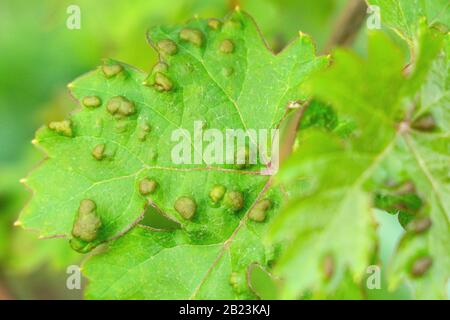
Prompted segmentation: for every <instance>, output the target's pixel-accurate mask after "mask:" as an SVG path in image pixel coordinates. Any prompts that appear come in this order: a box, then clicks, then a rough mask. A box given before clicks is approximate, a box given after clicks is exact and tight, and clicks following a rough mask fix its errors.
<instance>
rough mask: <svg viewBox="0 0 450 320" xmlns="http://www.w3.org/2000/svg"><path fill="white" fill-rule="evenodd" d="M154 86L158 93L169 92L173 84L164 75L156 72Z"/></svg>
mask: <svg viewBox="0 0 450 320" xmlns="http://www.w3.org/2000/svg"><path fill="white" fill-rule="evenodd" d="M154 86H155V88H156V90H158V91H170V90H172V88H173V83H172V81H171V80H170V79H169V77H167V76H166V75H165V74H164V73H161V72H157V73H156V74H155V84H154Z"/></svg>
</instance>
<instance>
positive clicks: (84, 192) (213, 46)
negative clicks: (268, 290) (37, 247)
mask: <svg viewBox="0 0 450 320" xmlns="http://www.w3.org/2000/svg"><path fill="white" fill-rule="evenodd" d="M148 36H149V41H150V43H151V44H152V46H153V47H154V48H155V49H156V50H157V51H158V52H159V54H160V60H161V61H160V63H158V64H157V65H156V66H155V67H154V68H153V70H152V71H151V72H150V74H146V73H144V72H142V71H139V70H136V69H135V68H133V67H131V66H128V65H126V64H124V63H120V62H117V61H112V60H107V61H105V64H104V65H103V66H102V67H100V68H98V69H96V70H94V71H92V72H89V73H87V74H86V75H84V76H82V77H80V78H78V79H77V80H75V81H74V82H73V83H71V84H70V85H69V88H70V90H71V92H72V94H73V95H74V97H75V98H76V99H77V100H79V101H80V102H81V105H82V109H81V110H80V111H79V112H76V113H75V114H73V115H72V116H71V118H70V120H65V121H62V122H54V123H51V124H49V125H48V126H47V127H44V128H42V129H40V130H39V131H38V133H37V135H36V138H35V140H34V143H35V144H36V145H38V146H39V147H40V148H42V149H43V150H44V151H45V152H46V153H47V159H46V161H44V163H43V164H42V165H41V166H40V167H39V168H38V169H36V170H35V171H33V172H32V173H31V174H30V176H28V177H27V179H26V184H27V185H28V186H29V187H30V188H31V189H32V190H33V191H34V195H33V197H32V199H31V201H30V203H29V204H28V206H27V207H26V208H25V209H24V211H23V213H22V215H21V217H20V220H19V223H20V224H22V225H23V226H24V227H25V228H30V229H36V230H38V232H39V234H40V235H41V236H43V237H50V236H55V235H61V236H65V237H68V238H69V239H71V244H72V247H73V248H74V249H76V250H78V251H80V252H88V251H90V250H92V249H93V248H94V247H96V246H98V245H99V244H102V243H105V242H109V241H113V243H112V244H111V245H110V246H109V250H108V251H107V252H106V253H103V254H100V255H98V256H94V257H93V258H92V259H90V260H89V261H88V262H87V264H86V265H85V267H84V269H85V272H86V274H87V276H88V277H89V279H90V280H91V283H90V285H89V287H88V290H87V296H89V297H93V298H112V297H114V298H119V297H126V298H135V297H140V298H171V297H174V298H217V297H221V298H235V297H247V298H248V297H254V294H253V293H252V292H251V290H250V289H249V287H248V285H247V268H248V266H249V265H250V264H251V263H253V262H258V263H261V264H267V262H268V261H269V260H270V257H271V255H272V253H271V252H272V251H271V249H270V247H267V246H265V245H264V244H263V242H262V234H263V233H264V232H265V229H266V228H267V223H266V221H269V220H270V218H271V216H272V215H273V213H274V212H275V211H276V210H277V208H278V207H279V206H280V205H281V203H282V201H283V197H282V195H281V192H280V190H279V189H277V188H269V186H270V182H271V179H270V177H269V176H267V174H265V173H264V171H261V169H264V168H265V166H263V165H259V164H256V165H250V166H244V167H243V166H239V165H229V164H228V165H210V164H208V163H206V162H205V161H204V159H202V158H201V154H202V153H201V150H205V147H206V146H207V144H208V142H206V141H203V142H201V143H200V145H198V144H197V143H196V142H197V141H194V140H195V139H192V140H191V141H190V142H191V144H192V149H193V152H192V159H193V160H194V161H195V159H196V157H197V156H198V155H200V161H199V162H198V163H193V164H186V163H181V164H177V163H174V160H173V157H172V152H173V148H174V146H175V145H176V143H174V142H173V140H172V135H173V132H175V131H176V130H180V129H183V130H184V131H182V132H183V134H184V135H185V136H191V137H193V136H194V134H195V125H196V122H199V123H201V126H202V127H205V128H214V129H217V130H220V131H223V132H224V131H225V130H226V129H235V130H238V129H241V130H246V129H254V130H259V129H266V130H270V129H276V128H277V127H278V126H279V125H280V122H281V121H282V119H283V118H284V115H285V114H286V112H287V111H286V110H287V106H288V105H289V103H290V102H292V101H297V100H303V99H306V98H307V95H306V94H304V93H302V92H299V90H298V88H299V86H300V84H301V83H303V82H304V81H305V80H306V79H307V78H308V77H309V76H310V75H311V73H312V72H314V71H316V70H319V69H321V68H323V67H325V66H326V65H327V63H328V62H327V58H326V57H319V58H318V57H316V56H315V49H314V45H313V44H312V41H311V39H310V38H309V37H307V36H305V35H303V34H300V35H299V37H298V39H296V40H295V41H294V42H293V43H292V44H291V45H289V46H288V47H287V48H286V49H285V50H284V51H283V52H281V53H280V54H278V55H273V53H271V52H270V51H269V50H268V49H267V47H266V45H265V43H264V41H262V39H261V37H260V34H259V31H258V29H257V27H256V25H255V23H254V22H253V20H252V19H251V18H250V17H249V16H248V15H247V14H245V13H243V12H241V11H236V12H234V13H233V14H231V15H230V16H228V17H227V18H225V19H224V20H223V21H219V20H209V21H205V20H201V19H197V18H196V19H194V20H192V21H190V22H188V23H187V25H185V26H177V27H170V28H169V27H157V28H154V29H152V30H151V31H150V32H149V35H148ZM217 185H220V186H222V187H224V194H223V195H220V192H219V191H220V190H219V189H215V188H216V186H217ZM213 189H215V190H216V191H215V192H214V197H218V199H219V200H218V201H216V202H217V203H213V202H212V200H211V198H212V197H213V196H211V195H210V193H211V191H212V190H213ZM218 194H219V195H218ZM222 197H223V199H222V200H220V198H222ZM263 197H264V198H267V199H270V201H269V202H263V201H264V199H263ZM259 200H261V201H259ZM269 204H270V205H269ZM149 206H151V207H155V208H157V209H158V211H160V212H161V213H162V214H163V215H165V216H166V217H168V218H169V219H171V220H173V221H175V222H176V223H177V224H178V225H179V229H178V230H174V231H160V232H155V230H153V229H149V228H144V227H142V226H138V227H136V224H138V223H139V221H140V220H141V219H142V218H143V215H144V213H145V211H146V210H147V208H148V207H149ZM253 207H254V209H257V210H250V209H252V208H253ZM264 218H265V219H264ZM260 220H265V222H261V221H260ZM130 229H132V230H131V231H129V230H130ZM128 231H129V232H128ZM127 232H128V233H127ZM130 248H133V249H132V250H131V249H130ZM105 265H108V266H109V267H108V270H107V271H105V270H104V269H103V268H104V266H105ZM194 266H195V267H194ZM101 270H103V271H101ZM170 270H172V271H170ZM174 270H178V271H179V273H177V272H175V271H174ZM124 271H125V272H124ZM99 272H102V274H99ZM143 279H145V280H143ZM138 280H139V282H138ZM155 281H158V283H159V285H158V288H159V289H158V291H155V286H154V282H155ZM162 283H164V284H165V285H162ZM125 284H126V285H125ZM123 286H125V287H126V289H124V288H123ZM181 287H183V290H180V288H181ZM211 288H214V290H211Z"/></svg>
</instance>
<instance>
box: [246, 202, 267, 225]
mask: <svg viewBox="0 0 450 320" xmlns="http://www.w3.org/2000/svg"><path fill="white" fill-rule="evenodd" d="M271 207H272V201H270V200H269V199H263V200H261V201H258V203H257V204H255V206H254V207H253V208H252V210H250V212H249V214H248V217H249V218H250V219H251V220H253V221H256V222H262V221H264V220H265V219H266V211H267V210H268V209H270V208H271Z"/></svg>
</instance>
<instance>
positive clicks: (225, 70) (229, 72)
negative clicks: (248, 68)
mask: <svg viewBox="0 0 450 320" xmlns="http://www.w3.org/2000/svg"><path fill="white" fill-rule="evenodd" d="M233 73H234V69H233V68H232V67H223V68H222V74H223V75H224V76H225V77H229V76H231V75H232V74H233Z"/></svg>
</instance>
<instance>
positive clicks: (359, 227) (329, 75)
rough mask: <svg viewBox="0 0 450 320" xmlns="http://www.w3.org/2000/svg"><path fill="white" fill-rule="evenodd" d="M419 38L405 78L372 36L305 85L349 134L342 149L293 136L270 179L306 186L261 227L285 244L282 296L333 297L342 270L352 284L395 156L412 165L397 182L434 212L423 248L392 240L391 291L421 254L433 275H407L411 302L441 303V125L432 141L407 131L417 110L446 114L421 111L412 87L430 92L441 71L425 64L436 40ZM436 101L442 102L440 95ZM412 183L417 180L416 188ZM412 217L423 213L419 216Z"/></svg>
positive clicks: (336, 142)
mask: <svg viewBox="0 0 450 320" xmlns="http://www.w3.org/2000/svg"><path fill="white" fill-rule="evenodd" d="M421 32H422V36H421V37H420V39H421V40H422V41H423V42H425V43H429V44H430V45H427V46H425V45H423V43H422V44H421V47H420V48H421V49H422V50H421V51H420V54H421V55H420V56H419V57H418V59H417V62H416V63H415V65H414V67H413V70H414V71H413V73H412V74H411V75H407V76H405V75H403V74H402V65H403V64H404V62H403V61H402V56H401V54H400V51H399V50H398V49H397V48H396V47H395V46H394V45H393V44H392V43H391V42H390V41H388V40H387V38H386V37H385V36H382V35H381V34H377V33H375V34H373V35H371V38H370V41H369V54H368V58H367V60H361V59H360V58H359V57H356V56H353V55H352V54H351V53H349V52H346V51H342V50H338V51H336V52H335V54H334V63H333V65H332V66H331V67H330V68H329V69H328V70H326V71H325V72H323V73H322V74H320V75H318V76H317V77H315V78H314V79H313V81H311V83H310V84H309V86H310V90H311V92H312V93H313V94H314V96H315V97H316V98H317V99H320V100H322V101H325V102H328V103H330V104H331V105H332V106H333V107H334V108H335V109H336V110H337V111H338V115H339V117H349V118H351V119H353V120H355V122H356V125H357V127H356V129H355V130H354V132H353V133H352V135H351V137H350V139H348V140H345V141H343V140H341V139H337V138H336V137H333V136H330V135H329V134H325V133H318V132H315V131H312V132H310V131H305V132H304V133H301V134H300V136H299V146H298V149H297V151H296V152H295V153H294V154H293V156H292V157H291V159H290V160H289V161H288V162H287V164H286V166H285V167H284V168H283V170H282V171H281V172H280V176H279V179H280V181H282V182H288V183H292V182H293V181H295V179H304V180H306V182H305V183H304V188H303V194H302V195H300V196H299V197H297V198H294V199H292V200H291V202H290V204H288V205H287V206H286V208H285V209H284V210H283V211H282V213H281V214H280V215H279V216H277V217H276V219H275V221H274V222H273V225H272V229H271V234H272V238H273V239H274V240H275V241H282V242H283V241H284V242H287V243H289V245H288V248H287V249H286V250H285V252H284V254H283V255H282V256H281V258H280V260H279V261H278V263H277V265H276V267H275V271H276V272H277V274H278V275H279V276H281V277H284V278H285V280H286V281H285V285H284V287H283V291H282V292H283V297H287V298H297V297H300V296H301V295H302V294H304V293H305V292H308V291H310V292H311V291H312V293H313V295H314V293H316V294H317V295H323V293H329V292H333V291H337V290H338V288H339V285H341V280H342V279H343V277H344V274H345V272H346V270H349V271H350V273H351V276H352V278H353V280H354V281H356V282H360V280H361V278H362V275H363V273H365V268H366V267H367V266H368V265H369V264H370V263H369V262H370V260H369V259H370V256H371V254H372V251H373V250H374V249H375V240H376V239H375V236H374V224H373V223H372V207H373V200H372V199H373V197H374V195H373V193H374V192H377V190H378V188H379V187H380V184H381V183H383V182H386V181H389V179H394V178H395V179H398V176H397V175H395V176H390V174H389V173H386V172H384V173H380V172H379V168H380V167H382V166H383V165H384V162H385V161H389V159H390V158H391V156H392V157H394V158H395V159H398V160H397V161H398V162H399V164H401V165H405V162H402V160H404V159H405V158H412V159H415V161H414V162H413V163H412V167H411V168H412V169H411V170H412V171H410V172H407V173H406V174H405V175H402V176H401V177H402V178H405V177H407V178H409V179H410V180H414V182H415V184H416V187H417V192H418V195H419V196H420V197H421V198H422V199H423V201H425V202H426V203H428V204H429V206H432V207H433V209H432V210H431V211H432V212H433V211H436V212H435V213H433V214H431V215H430V217H431V219H432V221H433V225H434V223H437V224H439V227H436V228H435V229H434V230H432V229H433V228H432V229H430V231H428V232H429V234H430V235H429V236H424V237H425V238H424V239H429V240H428V241H426V240H420V237H421V236H420V237H419V236H418V237H417V239H419V240H414V242H412V241H409V240H407V239H405V240H403V241H402V245H401V247H400V252H399V256H398V258H397V259H399V261H398V260H397V262H395V265H396V269H397V270H395V271H394V274H395V276H394V278H393V279H395V280H397V281H395V282H396V283H395V284H397V283H398V277H399V276H400V277H401V275H402V274H404V273H408V274H410V270H411V267H412V266H411V263H412V262H411V261H412V260H411V259H413V258H414V257H416V258H417V257H421V256H420V254H423V255H425V258H426V257H428V256H429V255H431V256H432V258H431V259H432V260H433V261H434V259H436V261H435V262H433V263H432V264H431V268H433V266H434V264H436V267H435V273H434V275H433V276H431V274H432V271H431V270H430V273H429V276H426V277H427V278H428V277H429V278H428V279H426V278H425V277H424V278H421V277H420V276H418V272H415V273H416V276H415V277H416V278H420V280H418V279H415V282H417V283H418V286H419V287H418V288H417V290H416V291H417V296H418V297H424V296H425V297H434V298H436V297H438V298H442V297H443V295H442V292H443V288H444V287H445V285H446V282H447V279H448V276H449V270H450V268H449V267H448V259H449V254H448V249H447V252H445V249H444V248H448V247H449V243H448V235H449V230H448V219H449V215H448V212H449V211H448V208H447V206H448V203H449V201H448V200H447V199H448V196H449V189H448V163H449V160H450V159H449V145H448V131H446V128H447V125H443V126H442V127H439V128H437V127H436V130H437V132H439V133H436V134H437V136H435V134H434V133H431V134H430V133H428V132H429V131H428V130H427V131H426V132H423V131H422V132H421V131H413V129H412V128H413V126H414V122H416V121H417V119H418V118H419V117H420V114H421V113H423V112H424V111H421V110H424V109H425V110H428V112H431V113H432V114H434V113H436V114H443V113H446V112H448V105H445V102H444V104H441V103H438V104H436V105H435V104H434V103H432V105H433V107H432V108H427V107H425V106H424V105H421V104H420V102H421V101H427V97H426V95H424V94H423V89H422V88H421V86H420V85H418V84H420V83H422V85H423V83H424V82H425V83H427V85H430V84H429V83H430V81H433V80H430V78H431V79H433V78H434V77H436V70H433V69H432V65H441V63H442V62H439V60H440V59H441V58H438V59H437V61H435V60H436V57H437V55H438V53H439V50H440V48H442V42H443V36H442V35H441V34H440V33H439V32H437V31H434V30H430V29H426V28H424V27H422V29H421ZM433 61H434V62H433ZM430 69H431V70H430ZM443 72H447V68H444V70H443ZM446 74H448V73H446ZM350 83H351V84H352V85H349V84H350ZM434 85H435V86H437V87H441V86H442V84H440V83H439V84H438V83H435V84H434ZM417 95H419V96H422V100H421V99H420V98H416V97H417ZM445 95H446V94H445V93H444V94H442V96H445ZM438 99H439V101H440V102H441V101H443V100H444V99H441V98H440V96H438ZM418 101H419V102H418ZM427 103H428V102H427ZM443 109H445V111H444V110H443ZM432 110H433V111H432ZM444 119H445V117H444ZM444 122H445V121H444ZM435 139H437V140H435ZM405 142H406V143H407V145H408V148H404V149H403V150H402V151H401V152H398V146H399V145H402V144H404V143H405ZM421 154H422V155H421ZM422 157H423V158H422ZM420 172H422V173H421V174H420V175H419V173H420ZM390 173H392V172H390ZM419 176H423V177H426V179H425V180H422V181H421V182H420V180H419V181H416V180H418V179H420V178H419ZM394 181H395V180H394ZM398 182H403V181H398ZM420 214H421V215H422V214H426V211H425V210H424V209H423V208H422V209H421V210H420ZM438 228H440V229H442V230H439V234H440V236H438V235H437V234H434V232H437V231H438V230H437V229H438ZM406 237H407V238H408V237H410V236H406ZM428 237H429V238H428ZM415 239H416V238H415ZM431 239H432V240H431ZM416 242H418V243H421V244H422V250H419V248H418V246H417V245H411V244H410V243H416ZM411 246H412V247H411ZM414 246H415V247H414ZM408 259H409V260H408ZM330 261H332V263H331V262H330ZM330 265H332V268H331V267H330ZM427 267H430V262H429V260H428V259H426V260H423V261H420V262H419V265H418V266H416V270H419V269H421V268H422V269H426V268H427ZM330 270H332V272H331V271H330ZM400 270H403V271H400ZM410 278H411V277H410Z"/></svg>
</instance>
